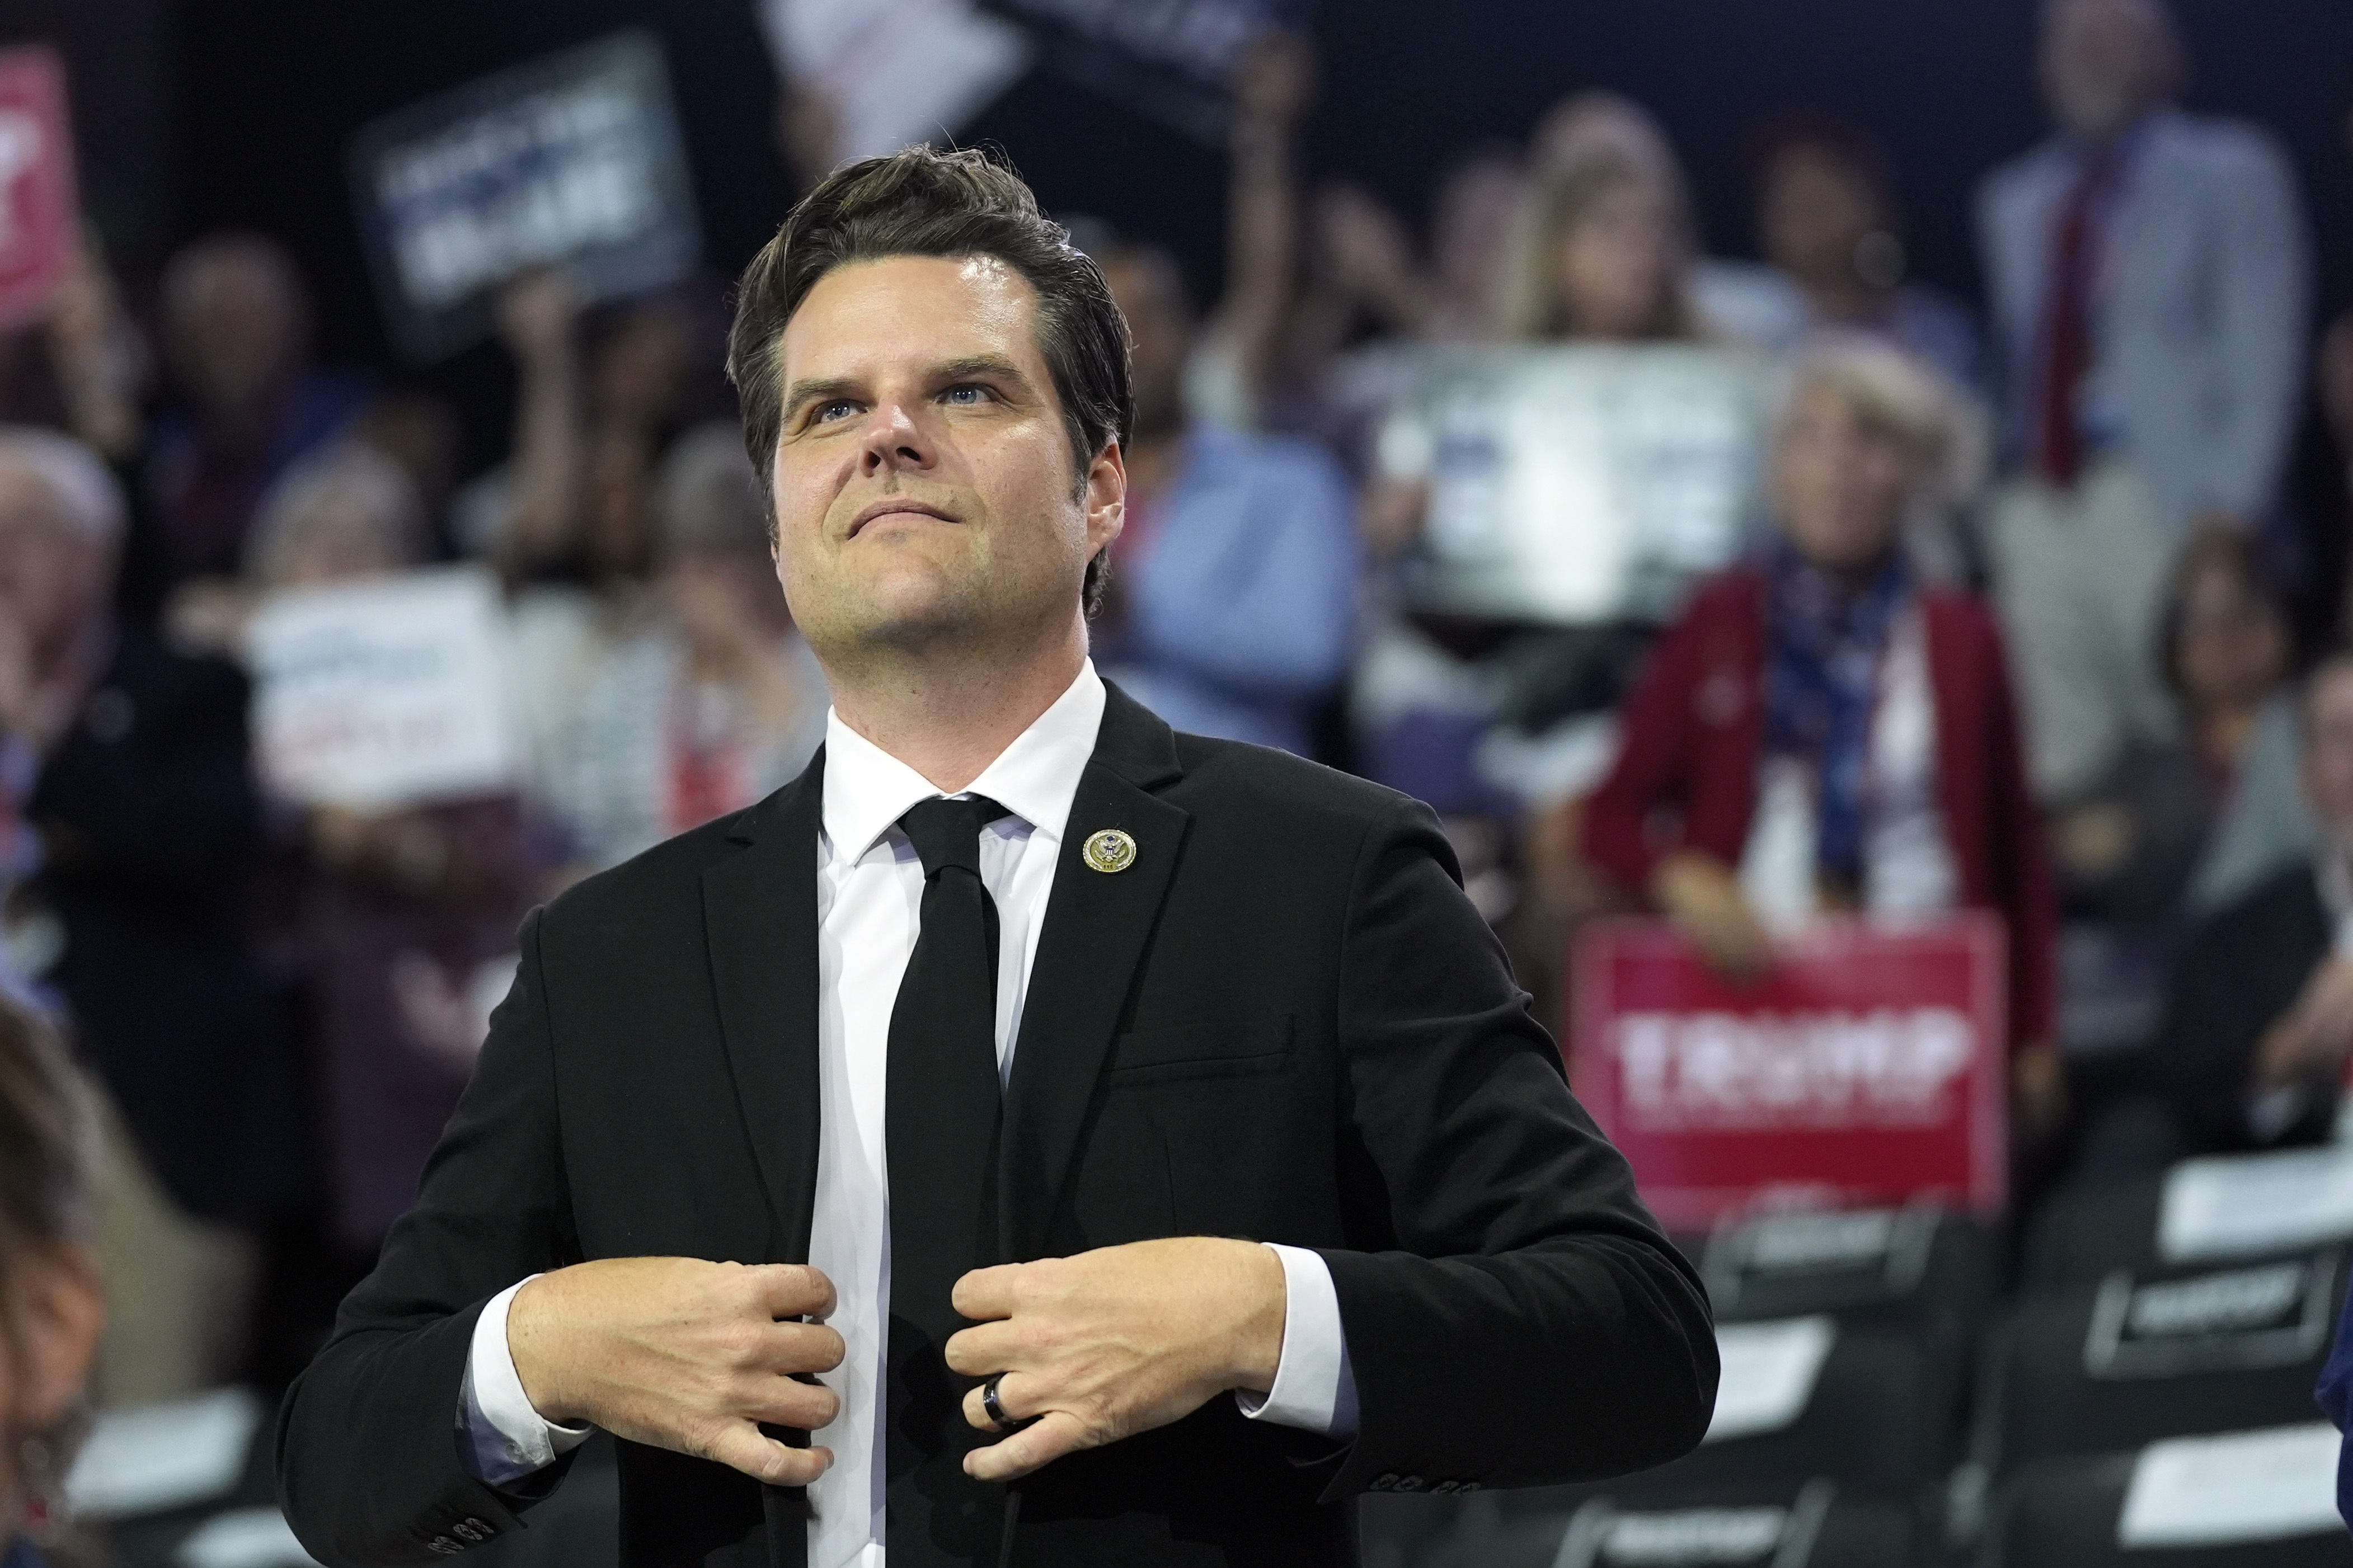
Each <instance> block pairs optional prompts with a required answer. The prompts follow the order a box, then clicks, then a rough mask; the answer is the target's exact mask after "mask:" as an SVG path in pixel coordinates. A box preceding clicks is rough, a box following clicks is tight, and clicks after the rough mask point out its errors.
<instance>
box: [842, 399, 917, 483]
mask: <svg viewBox="0 0 2353 1568" xmlns="http://www.w3.org/2000/svg"><path fill="white" fill-rule="evenodd" d="M933 458H934V446H933V442H932V437H931V433H930V432H929V431H928V430H926V429H924V427H923V421H922V420H921V419H919V418H917V417H916V415H915V413H914V411H913V410H912V409H911V408H909V407H908V405H906V404H905V403H904V402H902V401H901V400H899V399H896V398H893V399H889V400H886V401H883V402H881V403H878V404H876V405H875V407H874V412H873V413H872V414H871V415H869V416H867V420H866V430H865V446H864V448H863V450H862V451H861V452H860V454H859V464H860V468H862V469H863V470H864V471H865V472H866V474H867V475H868V476H870V477H872V476H878V475H881V474H882V473H885V472H887V471H890V470H892V469H899V468H916V469H922V468H930V467H931V466H932V460H933Z"/></svg>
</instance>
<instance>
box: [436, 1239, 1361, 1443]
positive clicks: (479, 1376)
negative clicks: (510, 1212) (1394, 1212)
mask: <svg viewBox="0 0 2353 1568" xmlns="http://www.w3.org/2000/svg"><path fill="white" fill-rule="evenodd" d="M538 1278H539V1276H538V1275H536V1274H533V1275H532V1276H530V1278H529V1279H518V1280H516V1281H515V1282H514V1283H513V1284H512V1285H510V1286H508V1287H507V1288H506V1289H503V1290H501V1291H500V1292H499V1293H498V1294H497V1295H495V1296H493V1297H491V1300H490V1304H489V1305H488V1306H486V1307H484V1308H483V1309H482V1315H481V1316H480V1318H477V1319H476V1320H475V1321H474V1342H473V1344H472V1345H471V1346H470V1348H469V1349H468V1350H467V1352H466V1383H465V1389H464V1392H463V1394H461V1396H460V1397H459V1403H458V1430H459V1432H460V1433H462V1434H463V1435H464V1436H465V1442H464V1444H463V1445H462V1446H461V1447H460V1452H461V1453H463V1454H464V1456H465V1458H466V1468H468V1469H470V1470H471V1471H472V1472H473V1473H474V1479H476V1480H478V1481H480V1482H482V1483H483V1484H484V1485H485V1486H493V1487H501V1486H505V1485H507V1484H508V1483H509V1482H512V1481H519V1480H521V1479H522V1478H523V1477H525V1476H527V1475H530V1474H531V1473H532V1472H533V1471H534V1470H543V1469H545V1468H547V1467H548V1466H550V1465H552V1464H554V1463H555V1461H556V1460H557V1459H558V1458H561V1457H563V1456H564V1455H565V1454H568V1453H570V1452H571V1451H572V1450H573V1449H575V1448H576V1447H579V1446H580V1445H581V1444H583V1443H585V1442H586V1441H587V1440H588V1434H589V1431H590V1428H589V1427H586V1426H557V1425H555V1423H554V1422H552V1421H548V1420H544V1419H543V1418H542V1417H541V1415H540V1414H539V1412H538V1411H536V1410H534V1409H533V1408H532V1405H531V1399H530V1397H529V1396H528V1395H526V1394H524V1393H523V1391H522V1374H520V1373H517V1372H516V1371H515V1363H514V1352H512V1351H511V1350H509V1349H508V1348H507V1309H508V1308H510V1307H512V1306H513V1305H514V1296H515V1292H516V1291H518V1290H520V1289H522V1288H523V1287H524V1286H526V1285H528V1284H530V1283H531V1281H532V1280H533V1279H538ZM1327 1288H1328V1287H1327Z"/></svg>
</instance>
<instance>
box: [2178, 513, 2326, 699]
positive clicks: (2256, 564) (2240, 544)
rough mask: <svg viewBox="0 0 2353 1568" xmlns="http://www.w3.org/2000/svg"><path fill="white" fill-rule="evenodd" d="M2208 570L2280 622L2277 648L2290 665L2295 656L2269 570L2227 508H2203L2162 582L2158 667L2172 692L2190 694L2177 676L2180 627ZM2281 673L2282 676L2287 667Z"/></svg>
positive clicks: (2283, 606) (2289, 628)
mask: <svg viewBox="0 0 2353 1568" xmlns="http://www.w3.org/2000/svg"><path fill="white" fill-rule="evenodd" d="M2210 572H2219V573H2221V574H2224V575H2225V576H2228V577H2229V578H2231V579H2232V581H2233V582H2234V583H2235V584H2237V585H2238V588H2239V590H2240V592H2242V593H2243V594H2245V595H2247V597H2248V598H2250V599H2253V601H2254V602H2255V604H2256V605H2258V606H2259V607H2260V608H2261V609H2262V610H2263V613H2264V614H2265V615H2267V616H2271V617H2272V618H2273V619H2274V620H2275V621H2277V622H2278V623H2279V626H2280V632H2281V652H2282V653H2283V654H2284V656H2285V657H2286V660H2287V662H2288V663H2289V664H2291V665H2293V664H2294V662H2295V638H2294V636H2293V628H2292V626H2290V624H2289V620H2288V610H2287V605H2286V603H2285V601H2284V599H2283V598H2282V596H2281V595H2280V591H2279V589H2278V587H2277V586H2276V585H2275V584H2274V583H2273V582H2272V579H2271V574H2269V573H2267V572H2265V571H2264V570H2263V561H2262V559H2261V558H2260V557H2259V556H2258V555H2257V554H2256V552H2255V546H2254V542H2253V540H2251V539H2249V538H2248V537H2247V531H2246V529H2245V528H2244V527H2242V525H2241V524H2240V523H2239V521H2238V520H2237V519H2235V518H2233V517H2232V516H2231V514H2229V513H2228V512H2211V511H2210V512H2204V513H2201V514H2200V516H2198V517H2197V518H2195V519H2193V520H2192V521H2191V522H2190V529H2189V539H2188V540H2187V541H2186V542H2184V543H2183V544H2182V546H2181V553H2180V555H2179V557H2177V558H2176V560H2175V562H2174V565H2173V576H2172V578H2171V580H2170V581H2169V582H2168V584H2166V590H2165V607H2164V610H2163V613H2162V614H2161V615H2160V616H2159V617H2158V645H2157V657H2158V670H2159V672H2160V673H2161V674H2162V675H2163V676H2164V678H2165V684H2166V687H2167V688H2168V689H2169V690H2171V691H2172V693H2173V694H2174V695H2175V696H2176V697H2186V696H2187V695H2188V694H2189V693H2188V689H2187V688H2186V687H2185V686H2184V685H2183V683H2182V679H2181V627H2182V622H2183V620H2184V619H2185V618H2186V617H2187V616H2188V614H2189V590H2190V588H2191V587H2192V586H2193V585H2194V584H2196V583H2197V581H2198V579H2199V578H2200V577H2202V576H2204V575H2206V574H2208V573H2210ZM2281 673H2282V674H2283V675H2285V674H2286V673H2287V671H2286V670H2283V671H2281Z"/></svg>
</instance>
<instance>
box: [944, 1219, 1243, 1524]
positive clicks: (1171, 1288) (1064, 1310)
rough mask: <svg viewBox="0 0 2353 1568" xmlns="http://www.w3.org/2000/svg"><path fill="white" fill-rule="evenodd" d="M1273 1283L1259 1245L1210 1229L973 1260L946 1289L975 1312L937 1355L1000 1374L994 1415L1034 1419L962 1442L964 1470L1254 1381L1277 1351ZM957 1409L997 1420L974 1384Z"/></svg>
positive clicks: (1129, 1429)
mask: <svg viewBox="0 0 2353 1568" xmlns="http://www.w3.org/2000/svg"><path fill="white" fill-rule="evenodd" d="M1284 1294H1285V1291H1284V1285H1283V1274H1282V1259H1281V1258H1277V1257H1276V1256H1275V1255H1274V1253H1273V1252H1272V1251H1271V1249H1269V1248H1267V1247H1261V1246H1260V1245H1259V1244H1258V1243H1256V1242H1253V1241H1227V1240H1220V1239H1218V1238H1215V1237H1180V1238H1176V1239H1172V1240H1166V1241H1138V1242H1131V1243H1130V1244H1128V1245H1127V1246H1124V1247H1102V1248H1099V1249H1097V1250H1096V1251H1093V1252H1082V1253H1081V1254H1079V1255H1078V1256H1077V1257H1075V1258H1042V1259H1040V1260H1039V1261H1038V1262H1035V1263H1012V1264H1007V1265H1005V1266H1004V1267H1002V1268H979V1269H975V1270H974V1271H973V1272H972V1273H970V1274H967V1275H965V1277H964V1278H963V1279H959V1280H958V1281H956V1288H955V1310H957V1311H959V1312H961V1313H963V1314H964V1315H965V1317H967V1318H971V1319H975V1320H976V1326H975V1327H973V1328H969V1329H965V1331H962V1332H961V1333H958V1334H956V1335H955V1336H954V1337H953V1338H951V1339H950V1340H949V1341H948V1343H947V1363H948V1367H949V1369H950V1370H951V1371H953V1372H957V1373H963V1374H964V1375H965V1376H966V1377H977V1378H984V1379H986V1378H989V1377H993V1376H995V1375H996V1374H997V1373H1004V1374H1005V1377H1004V1380H1003V1381H1002V1382H1001V1383H999V1384H997V1403H998V1405H1000V1406H1002V1408H1003V1409H1004V1411H1005V1414H1006V1415H1007V1416H1008V1417H1009V1418H1011V1419H1013V1420H1017V1421H1022V1420H1030V1418H1031V1417H1035V1418H1036V1419H1035V1420H1034V1421H1033V1422H1032V1424H1031V1425H1029V1426H1025V1427H1023V1428H1022V1429H1021V1430H1020V1431H1018V1432H1016V1433H1014V1434H1012V1435H1011V1436H1008V1437H1006V1438H1004V1439H1002V1440H1001V1441H999V1442H997V1443H993V1444H990V1445H989V1446H988V1447H983V1448H976V1449H974V1450H973V1451H972V1452H971V1453H970V1454H968V1455H966V1456H965V1472H966V1473H967V1474H969V1475H971V1476H973V1477H974V1478H976V1479H979V1480H984V1481H1008V1480H1012V1479H1016V1478H1017V1477H1020V1476H1026V1475H1028V1474H1029V1473H1030V1472H1031V1471H1033V1470H1036V1469H1038V1468H1040V1467H1041V1466H1044V1465H1047V1464H1050V1463H1051V1462H1052V1461H1053V1460H1056V1459H1059V1458H1061V1457H1062V1456H1063V1455H1065V1454H1070V1453H1075V1452H1077V1451H1078V1450H1079V1449H1081V1448H1095V1447H1102V1446H1103V1444H1105V1443H1115V1442H1117V1441H1118V1440H1119V1439H1121V1438H1122V1437H1126V1436H1133V1435H1134V1434H1135V1433H1138V1432H1145V1431H1149V1430H1151V1429H1152V1428H1153V1427H1155V1426H1167V1425H1168V1424H1169V1423H1170V1422H1172V1421H1180V1420H1182V1419H1184V1418H1185V1417H1186V1416H1187V1415H1191V1414H1192V1413H1193V1412H1194V1411H1196V1410H1198V1409H1199V1408H1200V1407H1201V1406H1202V1405H1205V1404H1207V1403H1208V1401H1209V1400H1211V1399H1213V1398H1215V1397H1217V1395H1219V1394H1223V1393H1225V1392H1226V1391H1228V1390H1229V1389H1236V1388H1240V1389H1249V1390H1251V1391H1253V1392H1255V1393H1260V1394H1263V1393H1265V1392H1267V1391H1268V1390H1270V1389H1271V1388H1272V1387H1273V1386H1274V1373H1275V1367H1276V1365H1277V1364H1278V1363H1280V1362H1281V1360H1282V1323H1283V1307H1284ZM964 1413H965V1419H966V1420H967V1421H970V1422H971V1423H972V1424H973V1425H974V1426H977V1427H979V1428H980V1429H981V1430H983V1431H985V1432H986V1431H994V1430H995V1429H996V1423H995V1422H993V1421H991V1420H990V1419H989V1417H988V1413H987V1410H985V1409H984V1408H983V1407H982V1405H981V1390H980V1389H977V1388H976V1389H974V1390H972V1391H971V1392H970V1393H968V1394H965V1401H964Z"/></svg>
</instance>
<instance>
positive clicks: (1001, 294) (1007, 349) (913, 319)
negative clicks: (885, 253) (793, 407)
mask: <svg viewBox="0 0 2353 1568" xmlns="http://www.w3.org/2000/svg"><path fill="white" fill-rule="evenodd" d="M1037 313H1038V291H1037V289H1034V288H1033V287H1031V285H1030V283H1029V279H1027V278H1024V277H1023V276H1022V275H1021V273H1020V272H1019V271H1018V269H1017V268H1013V267H1010V266H1008V265H1007V264H1006V263H1005V262H1004V261H1002V260H1000V259H999V258H997V257H994V256H960V257H940V256H892V257H885V258H881V259H880V260H876V261H853V262H849V263H847V264H845V265H843V266H840V267H837V268H834V269H833V270H832V271H830V272H828V273H827V274H826V275H825V276H824V277H822V278H820V279H818V281H817V283H816V285H815V286H814V287H813V288H811V289H809V291H808V294H807V297H805V298H804V299H803V300H801V303H800V306H799V308H798V309H797V310H795V311H794V312H793V314H792V318H791V320H789V321H786V323H785V330H784V332H783V334H782V335H781V336H780V337H779V338H778V340H777V343H776V353H777V356H778V363H779V364H780V365H781V367H782V368H783V371H784V374H785V377H786V380H787V382H790V381H796V380H801V379H804V378H807V377H810V376H833V375H845V374H859V373H860V372H863V371H869V370H877V369H882V368H886V367H889V366H892V365H906V364H909V363H947V362H950V361H954V360H958V359H968V358H974V357H979V356H997V357H1003V358H1010V359H1012V360H1013V361H1014V362H1015V363H1017V364H1020V363H1026V362H1028V361H1029V360H1030V359H1031V358H1032V357H1033V356H1034V355H1035V354H1036V352H1037V350H1036V342H1037V332H1036V324H1037Z"/></svg>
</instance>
